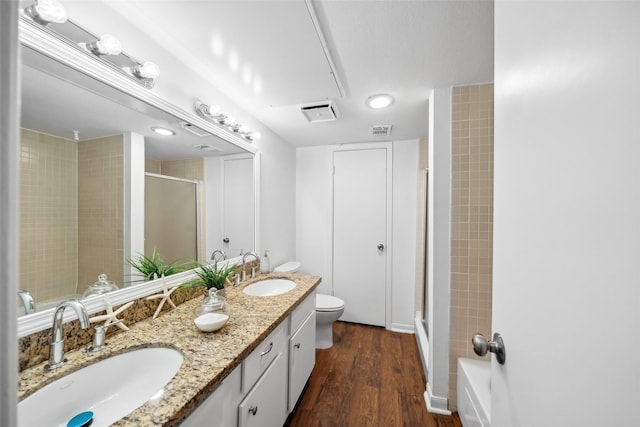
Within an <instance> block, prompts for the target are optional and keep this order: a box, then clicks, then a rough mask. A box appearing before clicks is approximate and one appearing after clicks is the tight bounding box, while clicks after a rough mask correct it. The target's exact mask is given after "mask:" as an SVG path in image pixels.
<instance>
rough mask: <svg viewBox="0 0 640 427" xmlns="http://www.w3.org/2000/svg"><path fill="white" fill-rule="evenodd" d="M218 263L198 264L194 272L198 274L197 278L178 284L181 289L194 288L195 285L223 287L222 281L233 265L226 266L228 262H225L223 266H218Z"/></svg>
mask: <svg viewBox="0 0 640 427" xmlns="http://www.w3.org/2000/svg"><path fill="white" fill-rule="evenodd" d="M218 264H219V263H213V264H200V263H198V267H200V268H198V269H197V270H195V273H196V274H197V275H198V279H196V280H193V281H191V282H188V283H185V284H183V285H180V288H181V289H186V288H194V287H197V286H204V287H205V288H207V289H211V288H216V289H224V283H225V281H226V280H227V278H228V277H229V276H231V275H232V274H233V272H234V271H235V267H227V266H228V265H229V264H228V263H227V264H225V265H224V266H223V267H220V268H218Z"/></svg>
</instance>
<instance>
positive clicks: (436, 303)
mask: <svg viewBox="0 0 640 427" xmlns="http://www.w3.org/2000/svg"><path fill="white" fill-rule="evenodd" d="M428 198H429V200H428V206H429V208H428V209H429V213H428V223H427V229H428V235H429V236H431V237H430V238H429V241H428V246H429V248H428V253H429V255H428V259H427V264H428V276H429V289H428V292H429V324H428V328H429V354H428V361H427V366H428V370H429V373H428V375H427V391H426V394H425V400H426V402H427V407H428V408H429V410H431V411H432V412H440V413H447V412H448V395H449V335H450V334H449V323H450V318H449V301H450V292H451V88H442V89H434V90H433V91H432V93H431V96H430V98H429V191H428Z"/></svg>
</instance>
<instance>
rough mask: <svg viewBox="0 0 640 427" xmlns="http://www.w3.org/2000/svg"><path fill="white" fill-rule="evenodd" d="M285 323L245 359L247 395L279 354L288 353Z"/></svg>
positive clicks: (244, 382) (243, 384)
mask: <svg viewBox="0 0 640 427" xmlns="http://www.w3.org/2000/svg"><path fill="white" fill-rule="evenodd" d="M285 323H286V322H283V323H281V324H280V325H279V326H278V327H277V328H276V329H275V330H274V331H273V332H271V334H269V336H268V337H267V339H265V340H264V341H262V342H261V343H260V344H258V347H256V349H255V350H253V352H252V353H251V354H250V355H249V356H248V357H247V358H246V359H245V361H244V363H243V364H242V366H243V373H242V390H243V391H244V392H245V393H246V392H247V391H249V390H250V389H251V387H253V385H254V384H255V382H256V381H257V380H258V378H260V375H262V372H264V370H265V369H267V366H269V364H270V363H271V362H272V361H273V359H275V358H276V356H277V355H278V353H285V352H286V345H287V337H286V335H285Z"/></svg>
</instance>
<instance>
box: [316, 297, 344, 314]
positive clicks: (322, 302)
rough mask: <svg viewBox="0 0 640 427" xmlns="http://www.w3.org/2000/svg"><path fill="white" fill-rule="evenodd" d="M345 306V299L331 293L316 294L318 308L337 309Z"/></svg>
mask: <svg viewBox="0 0 640 427" xmlns="http://www.w3.org/2000/svg"><path fill="white" fill-rule="evenodd" d="M341 308H344V301H342V300H341V299H340V298H336V297H333V296H331V295H324V294H316V310H319V311H336V310H340V309H341Z"/></svg>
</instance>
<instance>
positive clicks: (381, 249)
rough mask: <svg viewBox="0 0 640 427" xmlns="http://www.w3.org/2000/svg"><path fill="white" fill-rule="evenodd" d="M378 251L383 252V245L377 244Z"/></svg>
mask: <svg viewBox="0 0 640 427" xmlns="http://www.w3.org/2000/svg"><path fill="white" fill-rule="evenodd" d="M378 250H379V251H384V245H383V244H382V243H378Z"/></svg>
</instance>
